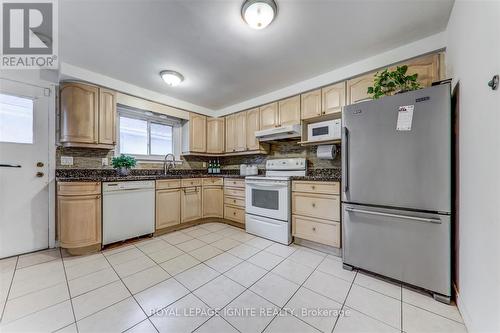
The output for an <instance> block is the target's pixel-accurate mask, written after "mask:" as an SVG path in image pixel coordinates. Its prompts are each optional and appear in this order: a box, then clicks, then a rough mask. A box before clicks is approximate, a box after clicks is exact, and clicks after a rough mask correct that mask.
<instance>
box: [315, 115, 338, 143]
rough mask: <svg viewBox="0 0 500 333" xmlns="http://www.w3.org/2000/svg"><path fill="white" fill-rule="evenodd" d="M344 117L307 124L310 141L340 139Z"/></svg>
mask: <svg viewBox="0 0 500 333" xmlns="http://www.w3.org/2000/svg"><path fill="white" fill-rule="evenodd" d="M341 131H342V119H334V120H326V121H321V122H319V123H312V124H308V125H307V140H308V141H326V140H340V138H341V135H342V133H341Z"/></svg>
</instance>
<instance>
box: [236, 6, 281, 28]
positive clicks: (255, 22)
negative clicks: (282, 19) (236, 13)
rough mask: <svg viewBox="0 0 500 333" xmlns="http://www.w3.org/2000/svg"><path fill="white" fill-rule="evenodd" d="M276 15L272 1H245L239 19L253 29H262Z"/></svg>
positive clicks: (275, 7) (276, 9)
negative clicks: (241, 18)
mask: <svg viewBox="0 0 500 333" xmlns="http://www.w3.org/2000/svg"><path fill="white" fill-rule="evenodd" d="M276 14H278V7H277V6H276V2H274V0H246V1H245V2H244V3H243V7H241V17H243V20H244V21H245V22H246V23H247V24H248V25H249V26H250V28H253V29H258V30H260V29H264V28H265V27H267V26H268V25H269V24H271V22H272V21H273V20H274V18H275V17H276Z"/></svg>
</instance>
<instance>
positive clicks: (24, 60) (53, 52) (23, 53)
mask: <svg viewBox="0 0 500 333" xmlns="http://www.w3.org/2000/svg"><path fill="white" fill-rule="evenodd" d="M0 1H1V15H0V17H1V18H2V34H1V38H2V42H1V44H2V45H1V52H2V54H1V62H0V68H2V69H8V68H10V69H38V68H49V69H56V68H57V65H58V64H57V46H58V45H57V36H58V35H57V3H56V1H57V0H44V1H40V0H38V1H36V0H32V1H31V2H20V1H19V0H0Z"/></svg>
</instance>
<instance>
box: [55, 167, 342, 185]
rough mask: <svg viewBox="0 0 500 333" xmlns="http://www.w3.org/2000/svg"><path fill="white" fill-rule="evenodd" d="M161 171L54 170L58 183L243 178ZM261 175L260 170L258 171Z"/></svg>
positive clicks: (333, 172)
mask: <svg viewBox="0 0 500 333" xmlns="http://www.w3.org/2000/svg"><path fill="white" fill-rule="evenodd" d="M161 171H162V170H160V171H159V170H156V169H155V170H151V169H135V170H132V171H131V174H130V175H128V176H119V175H118V174H117V173H116V171H115V170H112V169H59V170H56V181H58V182H118V181H138V180H157V179H183V178H208V177H218V178H240V179H244V178H245V176H240V175H239V174H237V173H236V172H237V170H234V171H233V170H231V171H224V173H222V174H207V173H206V170H173V171H172V173H170V174H167V175H165V174H163V172H161ZM259 172H260V173H261V170H259ZM340 178H341V172H340V169H315V170H309V171H308V174H307V175H306V176H299V177H292V180H306V181H340Z"/></svg>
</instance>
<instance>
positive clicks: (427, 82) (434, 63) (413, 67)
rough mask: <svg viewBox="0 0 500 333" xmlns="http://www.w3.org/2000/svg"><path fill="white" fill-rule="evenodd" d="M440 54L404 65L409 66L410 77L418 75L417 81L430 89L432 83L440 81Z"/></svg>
mask: <svg viewBox="0 0 500 333" xmlns="http://www.w3.org/2000/svg"><path fill="white" fill-rule="evenodd" d="M439 60H440V58H439V54H431V55H427V56H424V57H419V58H416V59H412V60H409V61H405V62H404V63H403V64H407V65H408V71H407V74H408V75H413V74H415V73H416V74H418V77H417V80H418V82H420V84H421V85H422V86H423V87H430V86H431V85H432V82H434V81H439V80H440V63H439Z"/></svg>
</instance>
